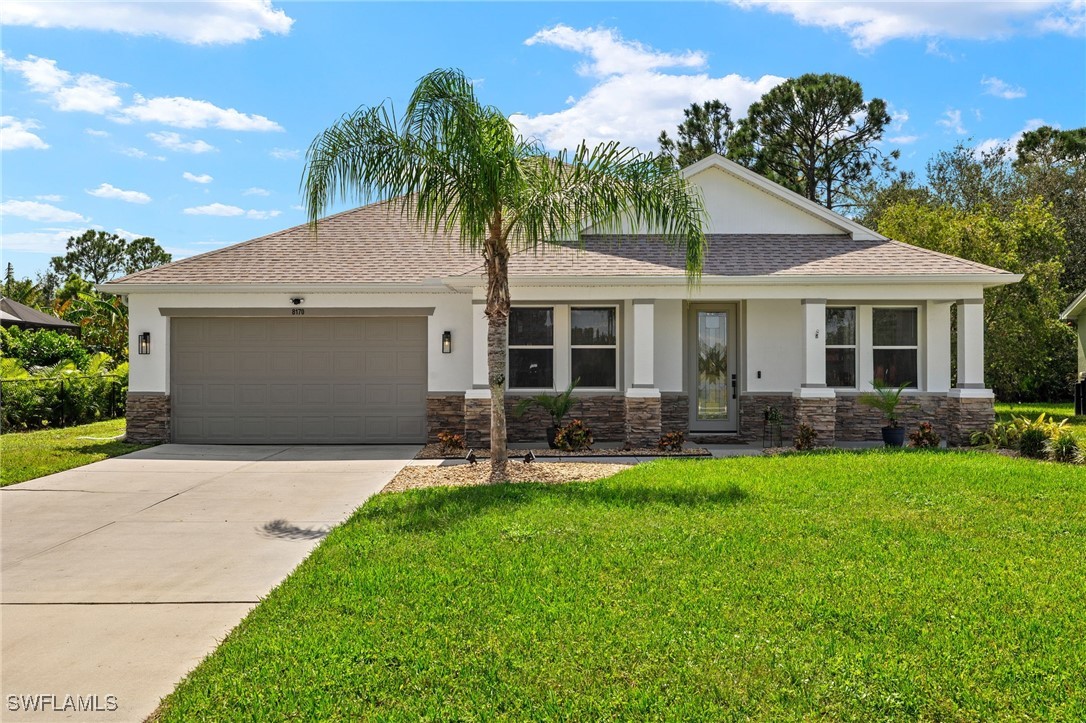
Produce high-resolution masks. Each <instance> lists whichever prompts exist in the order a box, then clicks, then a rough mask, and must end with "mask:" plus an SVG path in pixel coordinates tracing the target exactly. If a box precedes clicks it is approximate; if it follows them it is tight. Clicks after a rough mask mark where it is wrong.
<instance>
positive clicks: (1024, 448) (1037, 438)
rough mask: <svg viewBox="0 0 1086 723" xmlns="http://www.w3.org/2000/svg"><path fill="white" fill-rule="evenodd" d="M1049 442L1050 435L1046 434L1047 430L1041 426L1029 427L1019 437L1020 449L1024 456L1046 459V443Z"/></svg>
mask: <svg viewBox="0 0 1086 723" xmlns="http://www.w3.org/2000/svg"><path fill="white" fill-rule="evenodd" d="M1047 442H1048V435H1047V434H1045V430H1043V429H1041V428H1039V427H1029V428H1028V429H1026V430H1024V431H1023V432H1022V435H1021V436H1020V437H1019V438H1018V451H1019V453H1020V454H1021V455H1022V456H1023V457H1029V458H1031V459H1044V458H1045V444H1046V443H1047Z"/></svg>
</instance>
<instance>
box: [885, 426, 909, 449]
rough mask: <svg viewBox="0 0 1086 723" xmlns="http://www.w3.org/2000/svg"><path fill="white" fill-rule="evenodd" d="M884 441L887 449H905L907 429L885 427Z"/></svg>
mask: <svg viewBox="0 0 1086 723" xmlns="http://www.w3.org/2000/svg"><path fill="white" fill-rule="evenodd" d="M882 441H883V443H884V444H885V445H886V446H887V447H904V446H905V427H883V428H882Z"/></svg>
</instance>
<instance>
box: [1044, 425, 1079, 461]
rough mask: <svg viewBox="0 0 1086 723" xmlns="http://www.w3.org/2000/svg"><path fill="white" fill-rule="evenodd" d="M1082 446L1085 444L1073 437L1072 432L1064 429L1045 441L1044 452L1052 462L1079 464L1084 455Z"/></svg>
mask: <svg viewBox="0 0 1086 723" xmlns="http://www.w3.org/2000/svg"><path fill="white" fill-rule="evenodd" d="M1084 446H1086V445H1083V444H1081V443H1079V441H1078V440H1077V439H1075V435H1074V434H1072V433H1071V432H1070V431H1068V430H1066V429H1065V430H1063V431H1061V432H1060V433H1059V434H1058V435H1056V436H1055V437H1053V438H1052V439H1050V440H1048V442H1046V443H1045V453H1046V454H1047V455H1048V458H1049V459H1051V460H1053V461H1054V462H1069V463H1071V464H1080V463H1081V462H1082V461H1083V458H1084V457H1086V449H1083V447H1084Z"/></svg>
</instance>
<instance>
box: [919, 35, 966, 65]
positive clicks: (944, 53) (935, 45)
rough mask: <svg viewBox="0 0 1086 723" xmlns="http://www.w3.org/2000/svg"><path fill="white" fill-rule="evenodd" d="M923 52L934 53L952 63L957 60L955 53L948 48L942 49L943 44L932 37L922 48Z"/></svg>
mask: <svg viewBox="0 0 1086 723" xmlns="http://www.w3.org/2000/svg"><path fill="white" fill-rule="evenodd" d="M924 52H925V53H927V54H928V55H934V56H935V57H937V58H943V59H944V60H949V61H950V62H952V63H953V62H955V61H957V60H958V56H957V55H955V54H954V53H951V52H950V51H948V50H943V44H942V43H941V42H939V41H938V40H934V39H932V40H929V41H928V42H927V45H926V46H925V48H924Z"/></svg>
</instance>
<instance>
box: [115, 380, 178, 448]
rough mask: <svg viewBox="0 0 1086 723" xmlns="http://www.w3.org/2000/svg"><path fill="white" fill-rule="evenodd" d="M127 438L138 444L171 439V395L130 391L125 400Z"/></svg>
mask: <svg viewBox="0 0 1086 723" xmlns="http://www.w3.org/2000/svg"><path fill="white" fill-rule="evenodd" d="M125 405H126V406H125V438H126V439H127V440H128V441H129V442H135V443H137V444H154V443H158V442H169V441H170V395H169V394H164V393H162V392H129V393H128V396H127V398H126V402H125Z"/></svg>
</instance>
